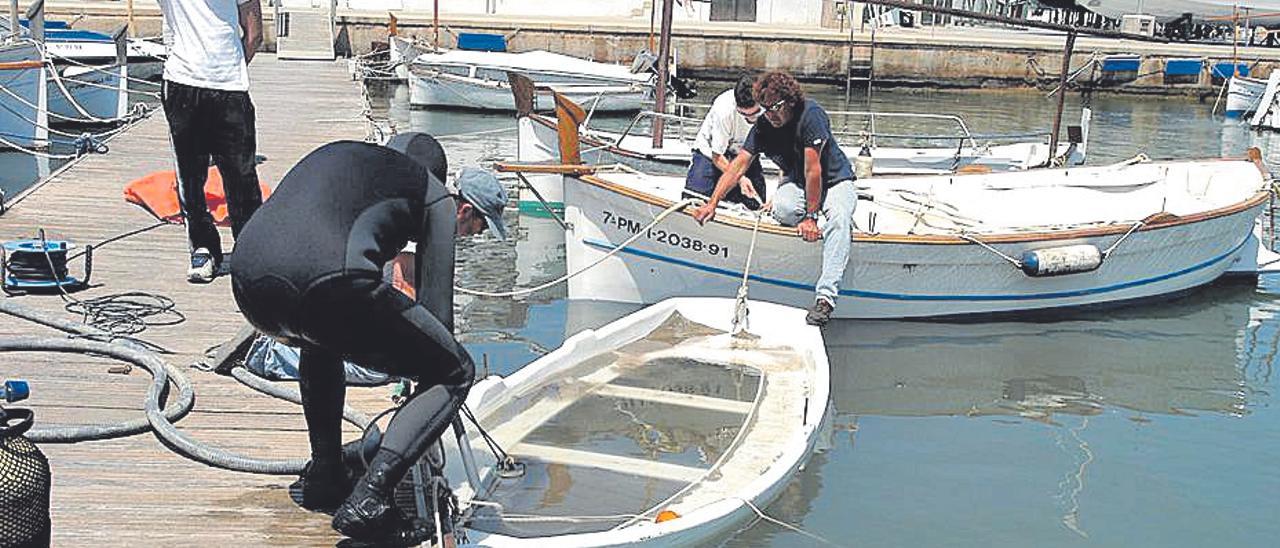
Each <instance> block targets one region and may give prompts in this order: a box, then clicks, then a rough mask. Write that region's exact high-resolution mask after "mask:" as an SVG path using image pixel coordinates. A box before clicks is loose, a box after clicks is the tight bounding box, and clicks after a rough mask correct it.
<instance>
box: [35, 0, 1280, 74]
mask: <svg viewBox="0 0 1280 548" xmlns="http://www.w3.org/2000/svg"><path fill="white" fill-rule="evenodd" d="M118 4H119V3H118V2H111V3H99V2H95V3H84V2H73V3H67V4H62V3H55V4H53V5H52V6H51V7H50V17H51V18H61V19H76V20H77V21H76V25H77V26H81V27H85V28H93V29H98V30H109V29H112V28H115V27H118V26H119V25H121V24H122V23H123V22H124V20H125V12H124V10H123V9H122V7H121V6H119V5H118ZM64 6H65V7H64ZM265 11H266V13H265V17H266V21H265V23H266V27H267V28H266V35H267V37H266V45H265V46H264V48H265V49H267V50H274V47H275V39H274V36H275V32H274V29H275V25H274V14H273V13H272V10H271V9H270V8H268V9H267V10H265ZM395 15H396V19H397V23H396V26H397V30H398V33H399V34H400V35H402V36H412V37H416V38H417V39H419V40H422V41H425V42H431V41H432V40H433V39H434V36H435V35H436V32H437V31H436V28H435V27H434V26H433V25H432V17H431V14H430V12H427V13H421V12H417V13H397V14H395ZM389 22H390V14H389V13H387V12H369V11H349V10H347V11H344V10H339V11H338V18H337V28H338V31H339V32H338V41H339V44H338V46H339V47H338V50H339V51H341V52H348V53H353V54H360V53H365V52H368V51H370V50H371V49H372V48H373V47H374V46H375V44H380V43H385V42H386V41H387V39H388V29H389ZM134 24H135V33H136V34H137V35H141V36H147V35H158V34H159V33H160V16H159V10H158V9H157V8H155V7H154V5H151V6H144V7H139V6H135V11H134ZM466 32H483V33H494V34H501V35H503V36H505V37H506V38H507V44H508V48H509V50H511V51H525V50H531V49H546V50H550V51H555V52H559V53H564V54H568V55H573V56H577V57H583V58H587V59H593V60H597V61H603V62H616V63H630V61H631V59H632V58H633V56H634V55H635V54H636V52H638V51H640V50H642V49H646V48H648V47H649V45H650V40H651V39H652V38H651V35H650V31H649V25H648V22H647V21H636V20H634V19H619V18H612V19H611V18H575V19H573V20H570V21H565V20H563V19H557V18H550V17H514V16H512V17H501V18H499V17H495V16H484V15H479V16H468V15H449V16H442V18H441V19H440V28H439V31H438V33H439V39H440V42H441V45H442V46H446V47H448V46H452V45H453V44H454V43H455V42H456V40H457V35H458V34H461V33H466ZM673 40H674V42H673V43H674V47H675V52H676V55H677V58H678V63H679V70H680V71H681V74H683V75H686V76H693V77H695V78H714V79H725V78H734V77H736V76H737V75H738V74H740V73H742V72H744V71H749V72H759V71H765V70H786V71H789V72H792V73H794V74H795V75H796V76H797V77H798V78H799V79H801V80H802V81H806V82H820V83H828V84H834V85H840V86H843V85H844V81H845V78H846V76H847V74H848V72H847V67H848V66H849V64H850V63H849V61H850V56H851V51H850V49H851V48H850V44H852V45H853V47H852V57H853V63H852V64H853V65H858V64H865V63H867V62H868V61H872V64H873V65H874V67H875V82H876V86H877V87H882V86H883V87H893V86H910V87H935V88H960V89H974V88H1040V89H1046V88H1052V87H1054V86H1056V83H1057V79H1058V75H1059V72H1060V70H1061V67H1062V48H1063V42H1064V37H1063V36H1061V35H1053V34H1050V33H1034V32H1026V31H1014V30H1007V29H992V28H987V27H974V26H949V27H925V28H911V29H904V28H889V29H881V30H879V31H877V32H876V34H875V36H874V42H875V46H874V48H872V47H871V43H872V40H873V36H872V33H871V31H870V30H869V29H858V30H855V31H854V32H852V33H851V32H850V31H848V30H841V29H833V28H823V27H785V26H778V25H762V24H758V23H699V24H694V23H685V24H677V25H675V28H674V31H673ZM1111 54H1135V55H1138V56H1140V58H1141V61H1140V66H1139V68H1138V70H1137V71H1134V72H1132V73H1128V74H1120V75H1118V76H1119V77H1118V78H1112V81H1111V82H1103V81H1102V72H1101V59H1102V58H1104V57H1105V56H1107V55H1111ZM1233 58H1234V59H1236V60H1237V61H1238V62H1240V63H1243V64H1245V65H1247V66H1249V67H1250V68H1251V74H1252V75H1253V76H1255V77H1260V78H1265V77H1267V75H1268V74H1270V72H1271V70H1272V69H1273V67H1275V66H1276V64H1277V63H1280V50H1277V49H1271V48H1238V49H1236V50H1233V49H1232V48H1231V47H1230V46H1225V45H1198V44H1177V43H1172V44H1170V43H1157V42H1136V41H1125V40H1114V39H1101V38H1091V37H1080V38H1079V39H1078V40H1077V41H1076V47H1075V49H1074V54H1073V55H1072V58H1071V62H1070V67H1071V71H1073V72H1074V71H1077V70H1078V71H1079V74H1078V75H1077V78H1076V82H1077V83H1090V85H1091V87H1094V88H1095V89H1098V90H1101V91H1109V92H1117V93H1141V94H1166V95H1190V96H1199V97H1201V98H1206V97H1210V96H1214V95H1217V94H1218V93H1219V91H1220V89H1221V82H1220V81H1215V79H1212V78H1211V77H1210V74H1209V70H1208V68H1207V67H1208V66H1212V65H1213V64H1215V63H1218V62H1228V61H1230V60H1231V59H1233ZM1171 59H1200V60H1203V61H1204V62H1205V64H1206V69H1205V70H1202V71H1201V72H1200V73H1199V74H1198V75H1192V76H1190V77H1187V76H1183V77H1181V79H1171V78H1167V77H1166V75H1165V71H1164V67H1165V64H1166V63H1167V62H1168V61H1169V60H1171ZM1111 76H1117V75H1111Z"/></svg>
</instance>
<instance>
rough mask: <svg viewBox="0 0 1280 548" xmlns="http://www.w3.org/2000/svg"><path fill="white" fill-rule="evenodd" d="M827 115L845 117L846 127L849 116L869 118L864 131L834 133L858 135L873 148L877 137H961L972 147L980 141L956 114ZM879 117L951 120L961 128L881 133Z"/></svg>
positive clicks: (850, 112)
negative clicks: (944, 131)
mask: <svg viewBox="0 0 1280 548" xmlns="http://www.w3.org/2000/svg"><path fill="white" fill-rule="evenodd" d="M827 115H828V116H830V117H831V118H836V117H843V118H845V120H846V121H845V124H844V126H845V127H846V128H847V127H848V126H849V123H848V119H849V118H853V117H861V118H865V119H866V120H867V126H868V129H867V130H864V131H850V130H847V129H845V130H840V131H834V130H833V131H832V133H834V134H835V135H836V137H837V138H840V137H858V138H860V139H863V140H865V142H866V144H867V146H870V147H872V148H874V147H875V146H876V142H875V140H876V137H881V138H895V139H920V140H943V139H945V140H951V139H959V140H960V146H964V143H965V142H968V143H969V146H971V147H975V148H976V147H977V146H978V142H977V140H976V139H975V138H974V136H973V133H972V132H970V131H969V125H968V124H966V123H965V122H964V119H963V118H961V117H959V116H956V115H954V114H927V113H920V112H871V111H864V110H832V111H827ZM879 118H902V119H921V120H942V121H949V122H952V123H954V124H955V125H956V127H957V128H959V133H958V134H953V135H946V136H941V135H891V134H886V133H879V132H878V131H877V130H876V126H877V125H878V119H879Z"/></svg>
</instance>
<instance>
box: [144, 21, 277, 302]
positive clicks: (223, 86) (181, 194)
mask: <svg viewBox="0 0 1280 548" xmlns="http://www.w3.org/2000/svg"><path fill="white" fill-rule="evenodd" d="M157 1H158V2H159V4H160V11H161V12H163V13H164V25H165V29H166V32H165V36H166V38H167V42H168V45H169V57H168V59H166V60H165V63H164V90H163V93H162V102H163V103H164V114H165V117H166V118H168V120H169V137H170V142H171V143H172V144H173V155H174V161H175V163H176V164H177V170H178V198H179V201H180V203H181V204H182V214H183V217H184V218H185V220H186V224H187V238H188V240H189V241H190V244H191V266H190V268H189V269H188V270H187V281H190V282H192V283H208V282H211V281H213V278H214V276H216V275H217V272H218V267H219V265H221V263H222V256H223V255H222V241H221V239H220V238H219V237H218V230H217V228H215V227H214V225H213V217H212V215H210V214H209V206H208V204H207V203H206V201H205V196H204V185H205V180H206V179H207V176H208V169H209V164H210V160H212V163H213V164H214V165H216V166H218V171H219V172H220V173H221V175H222V186H223V189H224V191H225V192H226V195H227V213H228V214H229V215H230V217H231V233H232V235H239V234H240V229H241V228H242V227H243V226H244V224H245V223H246V222H248V220H249V217H250V216H252V215H253V212H254V211H256V210H257V209H258V206H259V205H262V192H261V191H260V190H259V189H258V171H257V167H256V166H255V160H256V158H257V136H256V130H255V128H254V120H255V114H254V110H253V102H252V101H250V100H249V67H248V63H249V61H250V60H252V59H253V55H254V53H255V52H256V51H257V49H258V46H260V45H261V44H262V4H261V3H260V0H157Z"/></svg>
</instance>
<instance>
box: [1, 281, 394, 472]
mask: <svg viewBox="0 0 1280 548" xmlns="http://www.w3.org/2000/svg"><path fill="white" fill-rule="evenodd" d="M0 312H3V313H7V314H10V315H13V316H17V317H20V318H24V319H27V320H31V321H34V322H36V323H39V324H42V325H46V326H49V327H53V328H56V329H60V330H62V331H67V332H70V333H73V334H76V335H87V336H101V335H104V333H103V332H102V331H100V330H97V329H94V328H92V327H90V326H86V325H83V324H77V323H74V322H68V321H66V320H62V319H60V318H55V317H51V316H49V315H47V314H44V313H41V312H37V311H35V310H31V309H28V308H26V307H23V306H21V305H17V304H15V303H12V302H10V301H9V300H7V299H6V300H0ZM0 352H68V353H86V354H94V355H99V356H107V357H110V358H115V359H118V360H122V361H125V362H129V363H131V364H134V365H137V366H138V367H141V368H143V369H145V370H147V372H149V373H151V375H152V377H153V379H152V383H151V386H150V387H149V388H148V390H147V396H146V400H145V401H144V406H143V407H144V409H145V412H146V418H145V419H138V420H132V421H126V422H124V423H120V424H115V425H87V426H78V427H63V428H51V429H32V430H31V431H30V432H28V434H27V437H28V438H29V439H31V440H32V441H34V442H37V443H74V442H77V441H88V440H101V439H108V438H115V437H121V436H129V435H134V434H139V433H142V432H145V431H147V430H148V429H150V430H153V431H154V432H155V434H156V436H157V437H158V438H159V439H160V441H161V442H162V443H164V445H165V446H166V447H168V448H169V449H171V450H173V451H175V452H177V453H179V454H181V455H183V456H186V457H188V458H190V459H192V460H195V461H197V462H201V463H204V464H207V465H210V466H214V467H217V468H224V469H227V470H234V471H238V472H251V473H257V474H282V475H283V474H299V473H301V472H302V471H303V469H304V468H305V467H306V464H307V459H290V460H267V459H258V458H253V457H245V456H242V455H237V454H235V453H231V452H229V451H226V450H223V449H219V448H216V447H212V446H210V445H208V444H205V443H203V442H200V441H198V440H196V439H194V438H192V437H190V436H188V435H187V434H185V433H183V432H181V431H179V430H178V429H177V427H175V426H174V425H173V421H175V420H179V419H181V418H182V417H184V416H186V414H187V413H189V412H190V411H191V409H192V407H193V406H194V403H195V390H194V389H193V387H192V385H191V381H190V380H189V379H188V378H187V376H186V374H185V373H184V372H183V371H182V370H181V369H178V368H177V367H174V366H173V365H171V364H169V363H168V362H166V361H165V360H162V359H160V357H159V356H157V355H156V354H155V353H154V352H151V351H149V350H147V349H146V348H143V347H141V346H140V345H137V344H136V343H130V342H129V341H125V342H124V343H123V344H118V343H105V342H98V341H94V340H87V339H61V338H40V337H0ZM237 370H239V371H237ZM232 374H233V376H235V377H236V378H237V379H238V380H240V381H241V382H244V383H245V384H247V385H249V386H250V387H251V388H254V389H256V390H259V391H262V392H264V393H267V394H269V395H272V396H276V397H280V398H282V399H286V400H289V401H292V402H295V403H299V402H301V396H300V395H299V394H298V393H297V391H294V390H291V389H288V388H284V387H281V386H278V385H275V384H274V383H270V382H268V381H265V380H261V379H256V377H254V376H253V375H251V374H249V373H248V371H244V370H243V369H242V368H236V369H233V370H232ZM258 381H261V382H258ZM171 382H172V383H173V384H174V385H175V386H177V387H178V397H177V399H176V400H175V401H174V402H172V403H171V404H170V405H169V407H168V408H166V409H163V410H162V409H161V402H162V401H163V400H164V399H165V397H166V394H167V391H168V384H169V383H171ZM343 418H345V419H346V420H347V421H349V422H352V423H354V424H355V425H356V426H359V427H360V428H361V429H365V430H366V431H367V430H368V427H369V425H370V424H371V421H370V420H369V419H368V418H367V417H364V416H363V415H362V414H360V413H358V412H356V411H354V410H353V409H351V408H350V407H349V406H347V407H344V409H343ZM373 430H374V431H375V432H376V427H375V428H373ZM378 437H380V436H378ZM378 437H373V438H372V439H370V438H369V437H365V438H362V440H361V442H360V443H355V444H348V446H347V447H346V448H344V449H345V450H347V451H349V452H350V451H368V450H369V448H370V447H372V448H374V449H376V447H377V443H378V439H377V438H378ZM371 444H372V445H371ZM356 458H359V457H358V456H357V457H356Z"/></svg>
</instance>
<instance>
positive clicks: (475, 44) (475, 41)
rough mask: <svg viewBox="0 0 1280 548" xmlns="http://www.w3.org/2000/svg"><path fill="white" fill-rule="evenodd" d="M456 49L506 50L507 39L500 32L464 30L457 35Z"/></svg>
mask: <svg viewBox="0 0 1280 548" xmlns="http://www.w3.org/2000/svg"><path fill="white" fill-rule="evenodd" d="M458 49H464V50H469V51H507V39H506V37H504V36H502V35H501V34H484V33H479V32H464V33H461V34H459V35H458Z"/></svg>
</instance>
